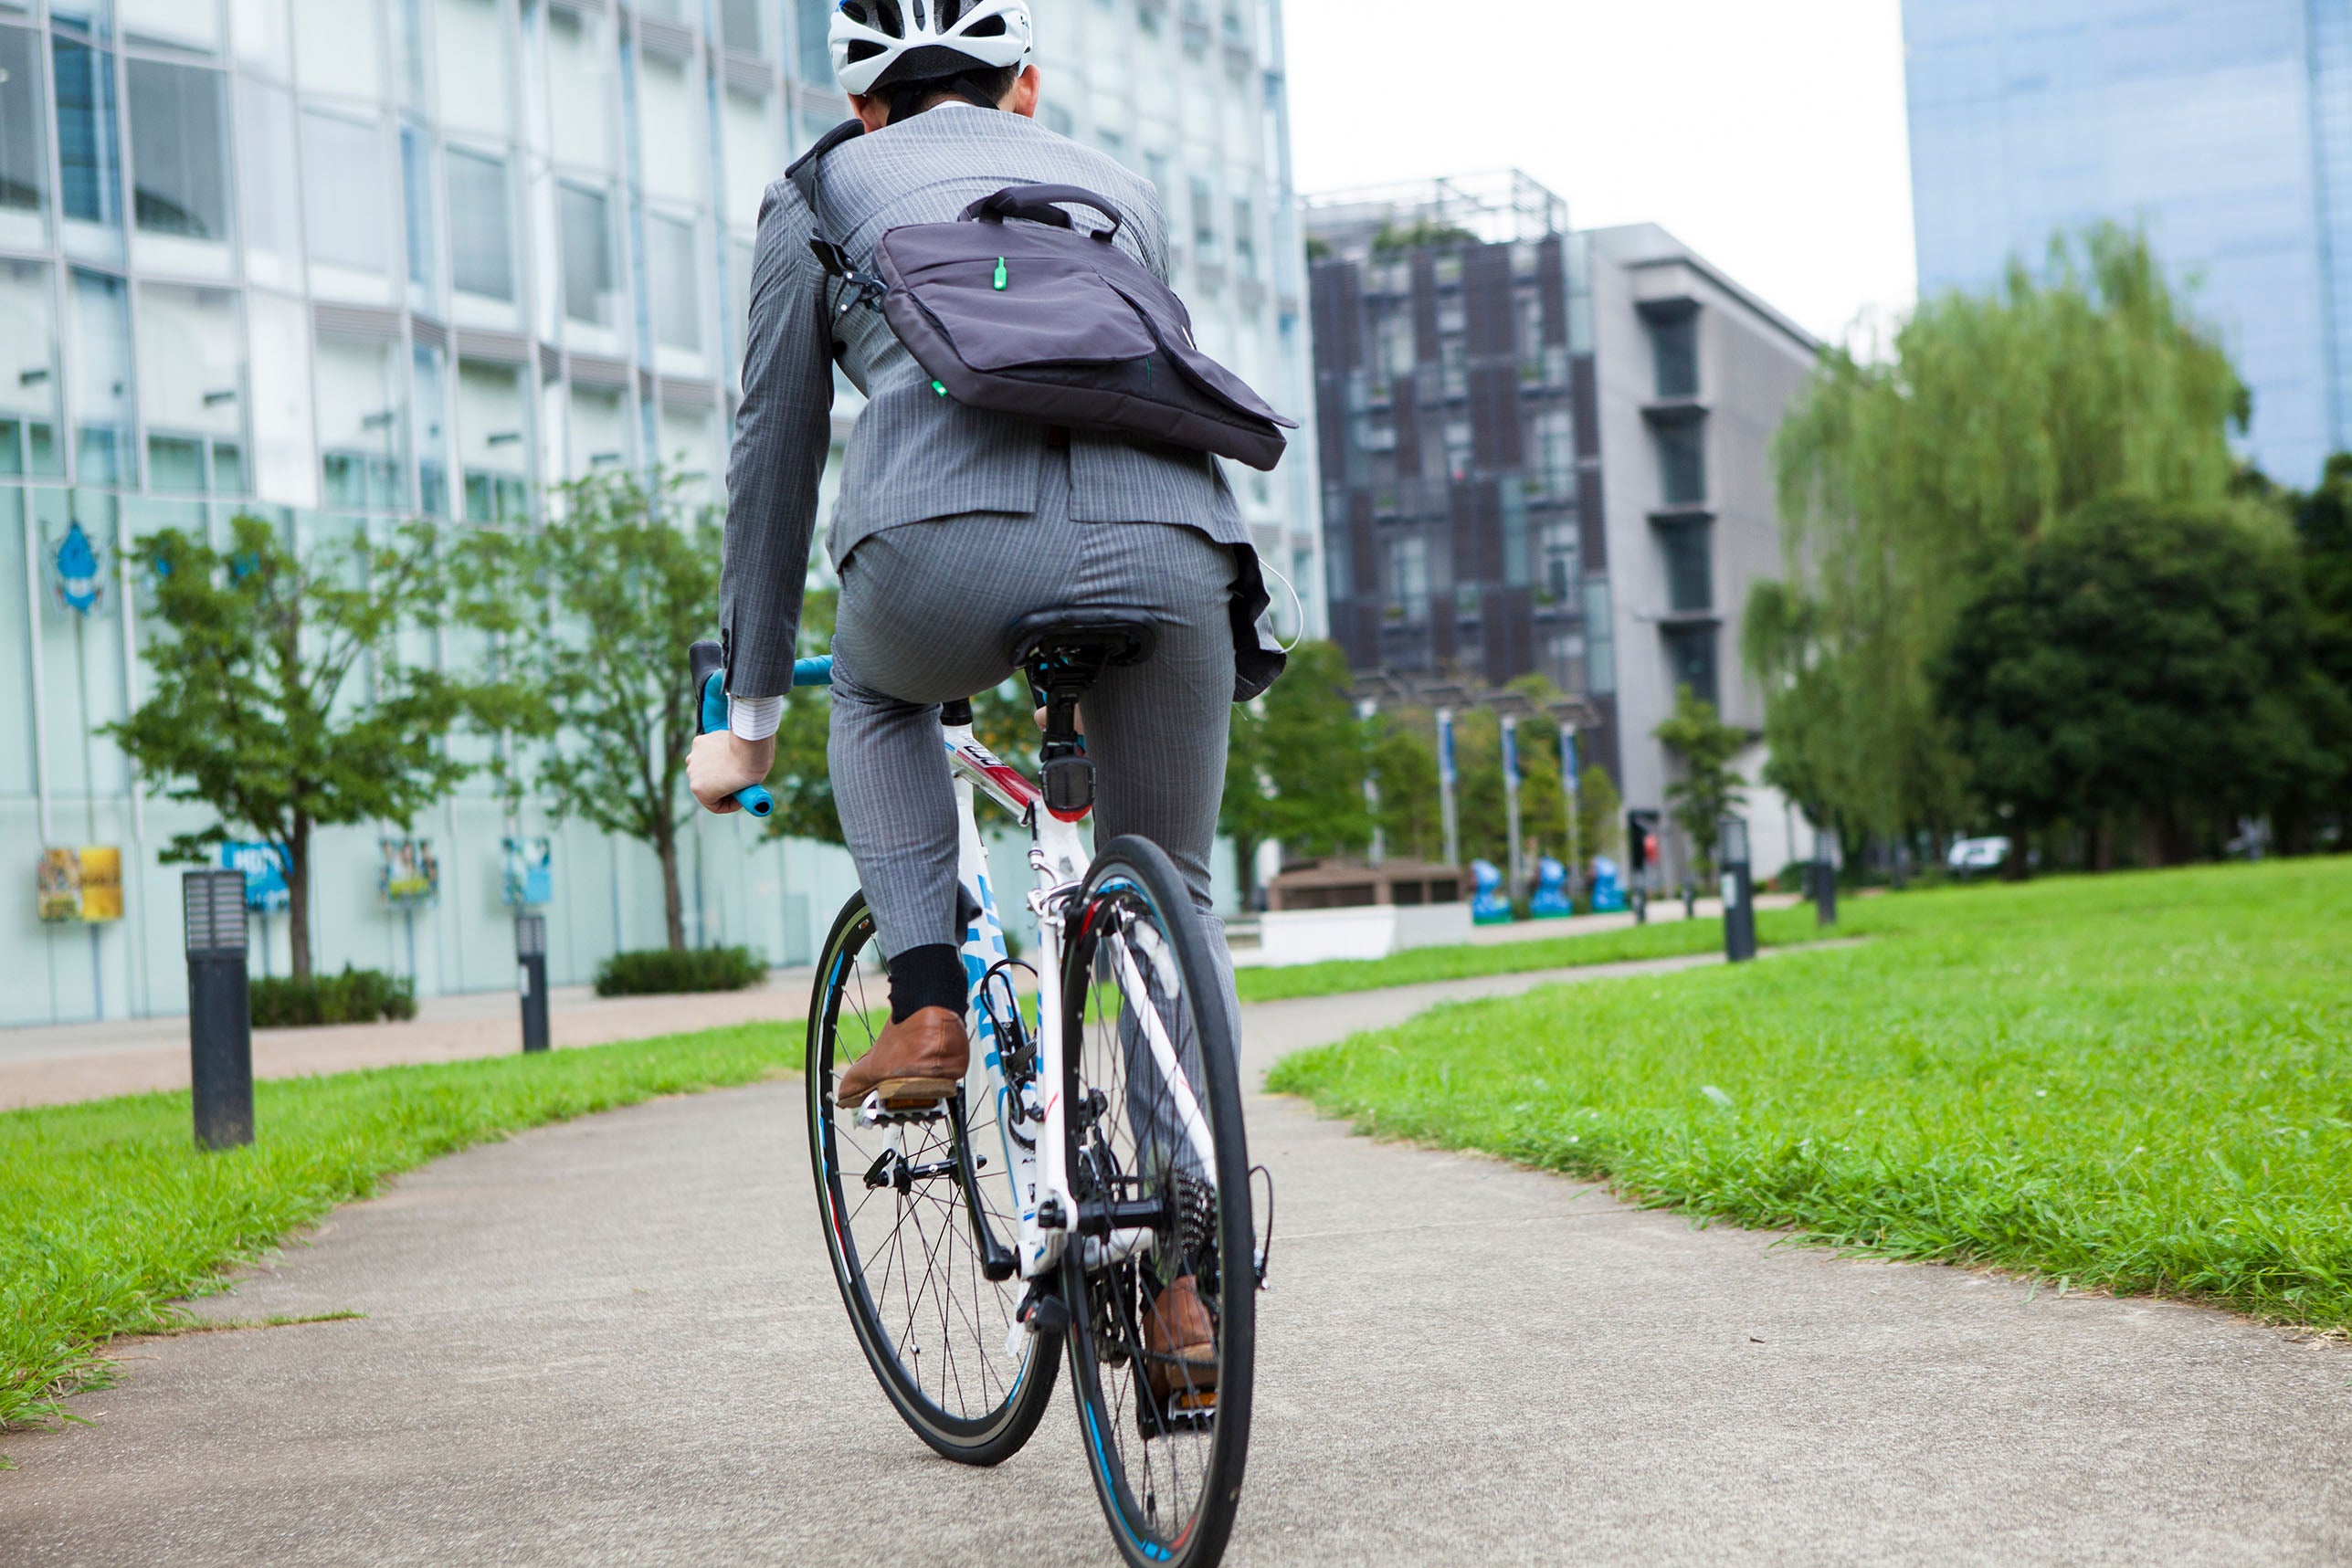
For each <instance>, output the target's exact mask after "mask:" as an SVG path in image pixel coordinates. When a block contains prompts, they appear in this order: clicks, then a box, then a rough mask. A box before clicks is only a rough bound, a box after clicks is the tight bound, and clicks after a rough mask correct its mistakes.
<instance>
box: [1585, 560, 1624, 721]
mask: <svg viewBox="0 0 2352 1568" xmlns="http://www.w3.org/2000/svg"><path fill="white" fill-rule="evenodd" d="M1585 682H1586V686H1587V689H1588V690H1589V691H1590V692H1591V694H1592V695H1593V696H1595V697H1607V696H1608V695H1610V694H1611V693H1612V692H1614V691H1616V689H1617V623H1616V621H1615V620H1614V619H1613V618H1612V616H1611V611H1610V606H1609V595H1608V578H1606V577H1587V578H1586V579H1585Z"/></svg>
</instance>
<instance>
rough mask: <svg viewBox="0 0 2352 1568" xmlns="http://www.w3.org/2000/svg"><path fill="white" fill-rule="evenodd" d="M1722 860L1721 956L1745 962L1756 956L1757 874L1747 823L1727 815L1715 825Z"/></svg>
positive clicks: (1719, 855)
mask: <svg viewBox="0 0 2352 1568" xmlns="http://www.w3.org/2000/svg"><path fill="white" fill-rule="evenodd" d="M1715 844H1716V855H1717V857H1718V858H1720V859H1721V860H1722V862H1723V892H1724V958H1726V959H1728V960H1729V961H1730V962H1732V963H1746V962H1747V961H1748V960H1749V959H1751V958H1754V957H1755V956H1756V877H1755V868H1753V867H1752V866H1751V865H1750V864H1749V863H1748V853H1747V824H1746V822H1745V821H1743V820H1741V819H1740V818H1739V817H1736V816H1726V817H1724V819H1723V821H1722V823H1721V824H1720V825H1719V826H1717V827H1716V829H1715Z"/></svg>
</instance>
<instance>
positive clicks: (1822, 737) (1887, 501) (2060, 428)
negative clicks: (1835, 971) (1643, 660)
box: [1743, 226, 2250, 833]
mask: <svg viewBox="0 0 2352 1568" xmlns="http://www.w3.org/2000/svg"><path fill="white" fill-rule="evenodd" d="M1892 347H1893V354H1892V356H1891V357H1888V358H1885V359H1883V360H1872V359H1864V358H1862V357H1859V356H1857V355H1856V354H1855V353H1852V352H1851V350H1848V349H1832V350H1830V351H1828V352H1826V353H1824V354H1823V355H1822V357H1821V360H1820V363H1819V365H1818V366H1817V368H1816V369H1815V371H1814V373H1813V375H1812V378H1811V380H1810V382H1809V384H1808V386H1807V387H1806V389H1805V392H1804V393H1803V395H1801V396H1800V397H1799V398H1798V401H1797V403H1796V404H1795V405H1794V406H1793V407H1792V408H1791V409H1790V411H1789V415H1788V419H1787V421H1786V422H1785V423H1784V424H1783V425H1782V426H1781V429H1780V432H1779V434H1778V436H1777V437H1776V439H1775V443H1774V447H1773V459H1774V467H1775V470H1776V475H1777V485H1778V491H1779V506H1780V515H1781V520H1782V523H1783V542H1784V545H1785V548H1786V551H1787V561H1788V584H1759V585H1758V587H1757V588H1756V590H1755V595H1754V597H1752V599H1751V601H1750V605H1749V612H1750V618H1749V624H1748V626H1747V629H1746V635H1745V637H1744V638H1743V653H1744V654H1745V656H1746V660H1747V663H1748V666H1749V668H1750V670H1751V671H1752V672H1753V673H1754V674H1755V675H1756V678H1757V679H1758V680H1759V681H1760V682H1761V683H1762V684H1763V685H1764V687H1765V689H1766V691H1767V694H1768V700H1767V721H1766V737H1767V741H1768V742H1770V743H1771V746H1772V750H1773V752H1774V767H1773V772H1772V773H1771V775H1769V776H1770V777H1771V779H1772V782H1774V783H1775V784H1779V785H1780V786H1781V787H1782V788H1784V789H1785V790H1787V791H1788V793H1789V794H1790V795H1792V796H1794V797H1795V798H1797V799H1798V800H1800V801H1801V802H1803V804H1804V805H1805V806H1806V808H1807V810H1808V812H1809V813H1810V814H1812V815H1814V816H1816V817H1817V818H1818V817H1819V816H1824V815H1830V816H1835V817H1836V818H1838V819H1839V820H1840V822H1841V823H1843V824H1844V825H1846V826H1849V827H1853V828H1859V829H1862V830H1863V831H1867V832H1876V833H1897V832H1902V831H1904V830H1908V829H1912V828H1917V827H1940V826H1955V825H1956V824H1957V823H1958V822H1959V821H1960V819H1961V817H1962V816H1963V815H1964V813H1965V811H1966V809H1967V791H1966V787H1965V774H1964V772H1963V769H1962V767H1961V765H1960V763H1959V760H1958V758H1957V755H1956V752H1955V751H1954V748H1953V746H1952V743H1951V740H1950V737H1949V735H1948V733H1947V732H1946V726H1945V725H1944V724H1943V722H1942V721H1941V720H1940V719H1939V717H1938V715H1937V713H1936V710H1935V702H1934V694H1933V689H1932V681H1931V679H1930V675H1929V670H1930V668H1931V665H1932V663H1933V661H1934V659H1935V656H1936V655H1937V654H1938V653H1939V652H1940V651H1941V649H1942V648H1943V647H1944V645H1945V643H1946V640H1947V639H1948V637H1949V636H1950V632H1951V627H1952V623H1953V618H1954V616H1955V615H1956V611H1957V607H1958V606H1959V605H1961V604H1962V603H1964V602H1965V601H1966V600H1967V598H1968V597H1969V596H1970V590H1971V585H1972V584H1975V583H1978V582H1979V581H1981V580H1982V579H1983V577H1984V575H1985V574H1987V573H1988V572H1989V571H1991V570H1993V569H1995V568H1996V567H1997V566H1999V565H2000V564H2001V563H2005V562H2007V561H2008V560H2009V559H2010V558H2011V557H2012V556H2013V555H2014V553H2015V552H2017V551H2019V550H2020V549H2021V548H2023V547H2024V546H2025V545H2026V544H2027V543H2028V542H2031V541H2033V540H2036V539H2039V538H2040V537H2041V535H2042V534H2043V533H2044V532H2045V531H2048V529H2049V528H2050V527H2051V524H2052V523H2054V522H2055V521H2057V520H2058V519H2059V518H2061V517H2063V516H2065V515H2067V514H2068V513H2070V512H2073V510H2076V509H2077V508H2079V507H2081V506H2083V505H2084V504H2086V503H2089V502H2092V501H2095V500H2112V499H2119V498H2123V499H2132V500H2144V501H2148V502H2154V503H2159V504H2190V505H2193V504H2201V503H2206V502H2210V501H2214V500H2219V499H2220V498H2221V497H2222V496H2223V495H2225V494H2226V493H2227V491H2228V490H2229V488H2230V486H2231V480H2232V479H2233V477H2234V476H2235V474H2236V472H2237V463H2236V459H2235V458H2233V457H2232V456H2231V451H2230V447H2229V444H2228V439H2227V436H2228V430H2229V428H2230V426H2231V425H2233V424H2234V425H2236V426H2238V427H2239V428H2241V429H2242V428H2243V427H2244V425H2245V422H2246V419H2247V416H2248V414H2249V407H2250V405H2249V402H2248V397H2247V393H2246V389H2245V387H2244V385H2243V384H2241V382H2240V381H2239V379H2238V376H2237V374H2236V372H2235V371H2234V370H2233V369H2232V368H2231V364H2230V362H2229V359H2228V357H2227V356H2226V355H2225V354H2224V353H2222V351H2221V349H2220V346H2219V345H2218V343H2217V342H2215V341H2214V339H2213V337H2212V336H2211V334H2210V332H2209V331H2207V330H2206V329H2204V328H2203V327H2201V326H2200V325H2199V324H2198V323H2197V322H2196V321H2193V320H2192V319H2191V318H2190V317H2189V314H2188V312H2187V311H2186V310H2184V308H2183V306H2182V303H2181V301H2180V300H2179V299H2178V297H2177V296H2176V294H2175V293H2174V291H2173V289H2172V288H2171V287H2170V285H2169V284H2167V281H2166V279H2165V277H2164V274H2163V272H2162V269H2161V268H2159V267H2158V266H2157V260H2156V258H2155V257H2154V255H2153V254H2152V253H2151V252H2150V250H2149V248H2148V246H2147V243H2146V239H2145V237H2142V236H2140V235H2137V234H2134V233H2129V232H2126V231H2125V230H2122V229H2119V228H2116V227H2115V226H2101V227H2097V228H2094V229H2091V230H2088V231H2086V232H2084V233H2083V234H2082V235H2081V236H2080V237H2067V236H2063V235H2062V236H2060V237H2058V238H2056V239H2054V240H2053V241H2052V242H2051V247H2050V253H2049V258H2048V262H2047V266H2046V267H2045V268H2044V270H2043V271H2042V272H2041V274H2039V275H2036V274H2034V273H2032V272H2030V271H2029V270H2028V269H2027V268H2025V267H2023V266H2022V265H2012V266H2011V267H2010V268H2009V276H2008V279H2007V280H2006V283H2005V284H2004V286H2003V287H2002V288H2001V289H1999V290H1998V291H1997V292H1994V293H1991V294H1988V295H1982V296H1977V295H1966V294H1959V293H1948V294H1946V295H1944V296H1942V297H1941V298H1938V299H1935V300H1928V301H1926V302H1925V303H1923V304H1922V305H1921V306H1920V307H1919V309H1918V310H1916V311H1915V312H1914V314H1913V315H1912V316H1911V318H1910V319H1909V320H1908V321H1906V322H1905V323H1904V325H1903V327H1902V328H1901V330H1900V331H1897V332H1896V334H1895V336H1894V339H1893V344H1892Z"/></svg>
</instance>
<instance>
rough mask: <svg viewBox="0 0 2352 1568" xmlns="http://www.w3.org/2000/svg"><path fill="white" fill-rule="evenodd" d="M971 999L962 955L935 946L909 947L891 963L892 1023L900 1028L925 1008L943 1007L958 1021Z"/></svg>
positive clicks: (944, 945)
mask: <svg viewBox="0 0 2352 1568" xmlns="http://www.w3.org/2000/svg"><path fill="white" fill-rule="evenodd" d="M970 997H971V986H970V983H969V982H968V981H967V980H966V979H965V974H964V955H963V953H961V952H958V951H956V949H955V947H953V946H951V945H950V944H948V943H946V942H933V943H931V944H929V945H928V946H925V947H910V948H908V949H907V950H906V951H905V952H902V953H900V954H899V955H898V956H897V957H895V958H893V959H891V1023H893V1024H902V1023H904V1022H906V1020H908V1019H909V1018H912V1017H913V1016H915V1015H916V1014H917V1013H920V1012H922V1011H923V1009H924V1008H925V1007H944V1008H946V1009H947V1010H948V1011H949V1012H951V1013H953V1014H955V1016H958V1017H961V1016H963V1014H964V1005H965V1002H966V1001H968V1000H969V999H970Z"/></svg>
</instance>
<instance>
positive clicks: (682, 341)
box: [645, 216, 702, 353]
mask: <svg viewBox="0 0 2352 1568" xmlns="http://www.w3.org/2000/svg"><path fill="white" fill-rule="evenodd" d="M645 243H646V252H647V255H646V261H647V269H648V272H649V279H648V281H649V284H650V285H651V287H652V289H653V336H654V341H655V342H659V343H660V344H661V345H662V346H664V347H665V348H673V349H684V350H687V351H688V352H689V353H701V351H702V291H701V287H700V283H701V277H700V274H701V268H699V267H697V266H696V265H695V263H696V261H697V259H698V258H697V256H696V255H695V250H694V226H693V225H692V224H691V223H690V222H687V221H685V220H683V219H680V218H672V217H661V216H648V217H647V218H646V220H645Z"/></svg>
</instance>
